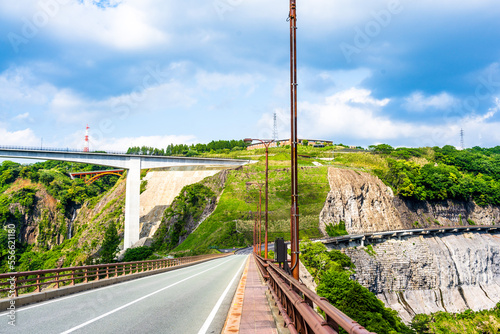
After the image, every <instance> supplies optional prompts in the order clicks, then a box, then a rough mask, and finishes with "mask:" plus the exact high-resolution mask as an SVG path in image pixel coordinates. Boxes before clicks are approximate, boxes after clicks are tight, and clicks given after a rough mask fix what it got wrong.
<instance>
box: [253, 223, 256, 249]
mask: <svg viewBox="0 0 500 334" xmlns="http://www.w3.org/2000/svg"><path fill="white" fill-rule="evenodd" d="M256 233H257V217H255V220H254V222H253V252H254V253H257V246H256V244H257V238H256Z"/></svg>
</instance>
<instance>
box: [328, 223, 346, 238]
mask: <svg viewBox="0 0 500 334" xmlns="http://www.w3.org/2000/svg"><path fill="white" fill-rule="evenodd" d="M326 233H327V234H328V236H329V237H339V236H341V235H348V234H349V233H347V230H346V229H345V222H343V221H340V222H339V223H338V224H336V225H333V224H328V225H326Z"/></svg>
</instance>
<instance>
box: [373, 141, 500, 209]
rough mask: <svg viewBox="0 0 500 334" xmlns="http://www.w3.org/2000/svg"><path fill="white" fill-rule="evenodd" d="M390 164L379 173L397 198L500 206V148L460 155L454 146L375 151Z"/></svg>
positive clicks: (468, 150) (389, 148)
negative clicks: (470, 202) (471, 202)
mask: <svg viewBox="0 0 500 334" xmlns="http://www.w3.org/2000/svg"><path fill="white" fill-rule="evenodd" d="M373 152H376V153H380V155H381V156H385V157H386V160H387V165H388V166H387V168H384V167H383V166H381V168H379V169H377V170H375V171H374V172H375V174H376V175H378V176H379V177H380V178H381V179H382V180H383V181H384V182H385V183H386V184H388V185H389V186H391V187H392V188H393V190H394V191H395V193H396V194H398V195H400V196H401V197H404V198H412V199H416V200H429V201H439V200H445V199H455V200H460V201H469V200H473V201H474V202H476V204H478V205H480V206H485V205H488V204H493V205H500V183H499V181H500V146H497V147H495V148H491V149H482V148H479V147H474V148H472V149H467V150H462V151H459V150H457V149H455V148H454V147H452V146H444V147H443V148H439V147H434V148H432V149H430V148H420V149H408V148H399V149H395V150H394V149H392V148H391V147H390V146H389V145H378V146H375V147H373Z"/></svg>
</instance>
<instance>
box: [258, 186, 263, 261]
mask: <svg viewBox="0 0 500 334" xmlns="http://www.w3.org/2000/svg"><path fill="white" fill-rule="evenodd" d="M261 209H262V185H259V252H258V254H259V256H261V252H262V210H261Z"/></svg>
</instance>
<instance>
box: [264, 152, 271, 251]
mask: <svg viewBox="0 0 500 334" xmlns="http://www.w3.org/2000/svg"><path fill="white" fill-rule="evenodd" d="M269 144H271V142H269V143H268V144H267V145H266V189H265V195H266V213H265V215H266V217H265V221H266V232H265V233H266V234H265V240H264V242H265V243H266V245H265V246H264V258H265V259H267V250H268V249H267V244H268V243H269V240H268V239H267V224H268V223H267V221H268V200H267V198H268V194H269V192H268V188H269V160H268V155H269Z"/></svg>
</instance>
